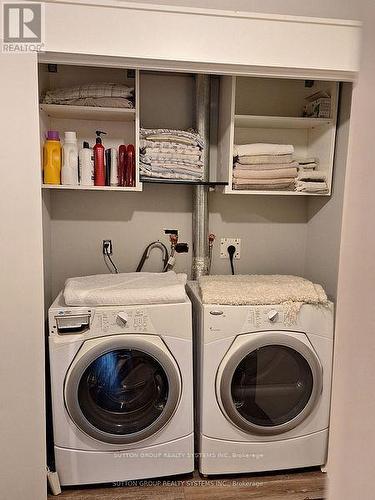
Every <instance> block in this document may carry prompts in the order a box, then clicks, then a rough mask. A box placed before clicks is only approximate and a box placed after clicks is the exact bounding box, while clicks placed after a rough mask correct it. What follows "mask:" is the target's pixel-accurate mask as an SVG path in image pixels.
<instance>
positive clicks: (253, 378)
mask: <svg viewBox="0 0 375 500" xmlns="http://www.w3.org/2000/svg"><path fill="white" fill-rule="evenodd" d="M188 289H189V292H188V293H189V296H190V298H191V300H192V302H193V310H194V341H195V349H196V358H195V364H196V366H195V368H196V376H197V383H196V388H197V389H196V394H195V397H196V431H197V436H196V437H197V448H198V451H199V457H200V458H199V470H200V472H201V473H202V474H205V475H210V474H233V473H244V472H261V471H274V470H281V469H292V468H298V467H311V466H323V465H324V464H325V463H326V457H327V444H328V429H329V413H330V397H331V374H332V354H333V331H334V327H333V304H332V303H329V305H328V306H327V307H326V306H312V305H303V306H302V308H301V310H300V312H299V314H298V319H297V321H296V323H295V324H293V325H291V326H289V325H288V326H286V323H287V324H288V321H287V320H286V317H285V312H286V310H285V308H284V307H283V306H218V305H209V304H202V302H201V300H200V295H199V290H198V286H197V284H196V283H190V284H189V286H188Z"/></svg>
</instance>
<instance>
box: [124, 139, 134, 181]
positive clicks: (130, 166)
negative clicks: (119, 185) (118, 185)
mask: <svg viewBox="0 0 375 500" xmlns="http://www.w3.org/2000/svg"><path fill="white" fill-rule="evenodd" d="M126 152H127V161H126V175H125V186H127V187H134V186H135V148H134V146H133V144H129V145H128V147H127V148H126Z"/></svg>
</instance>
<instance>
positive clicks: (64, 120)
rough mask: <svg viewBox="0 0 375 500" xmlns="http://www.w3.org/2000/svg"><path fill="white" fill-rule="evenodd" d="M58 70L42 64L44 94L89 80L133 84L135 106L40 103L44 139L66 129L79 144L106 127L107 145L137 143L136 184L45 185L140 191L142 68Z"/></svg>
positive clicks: (62, 67) (61, 67)
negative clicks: (120, 185)
mask: <svg viewBox="0 0 375 500" xmlns="http://www.w3.org/2000/svg"><path fill="white" fill-rule="evenodd" d="M55 69H56V72H53V71H52V72H51V71H49V70H48V65H47V64H40V65H39V91H40V96H41V97H42V96H43V94H44V92H45V91H46V90H54V89H58V88H64V87H70V86H76V85H81V84H86V83H97V82H110V83H122V84H126V85H128V86H129V87H134V89H135V90H134V95H135V107H134V108H131V109H130V108H109V107H91V106H75V105H63V104H40V133H41V143H42V144H43V142H44V139H45V133H46V131H47V130H57V131H58V132H59V133H60V137H63V134H64V132H65V131H69V130H70V131H76V132H77V137H78V145H79V147H81V146H82V143H83V141H87V142H89V144H90V145H92V144H94V143H95V131H96V130H103V131H104V132H106V134H107V135H105V136H104V139H103V142H104V144H105V146H106V148H118V146H119V145H120V144H134V147H135V150H136V182H135V186H134V187H117V186H81V185H79V186H64V185H53V184H43V188H44V189H68V190H71V189H78V190H99V191H141V190H142V186H141V184H140V182H139V161H138V155H139V146H138V140H139V71H138V70H127V69H122V68H100V67H91V66H90V67H89V66H73V65H71V66H70V65H57V67H56V68H55Z"/></svg>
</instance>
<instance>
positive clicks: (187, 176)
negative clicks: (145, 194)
mask: <svg viewBox="0 0 375 500" xmlns="http://www.w3.org/2000/svg"><path fill="white" fill-rule="evenodd" d="M141 172H142V179H174V180H185V181H199V180H200V179H201V178H202V176H201V174H196V173H195V172H181V171H179V170H178V171H174V170H165V169H164V170H162V171H157V170H153V169H148V168H146V167H142V166H141Z"/></svg>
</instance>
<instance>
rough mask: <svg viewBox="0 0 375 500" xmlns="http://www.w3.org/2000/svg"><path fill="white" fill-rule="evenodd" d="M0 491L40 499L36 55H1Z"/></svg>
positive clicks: (12, 498)
mask: <svg viewBox="0 0 375 500" xmlns="http://www.w3.org/2000/svg"><path fill="white" fill-rule="evenodd" d="M0 66H1V78H0V109H1V117H2V120H1V121H0V129H1V130H0V137H1V150H0V164H1V172H2V180H1V183H0V186H1V195H0V211H1V223H0V224H1V225H0V233H1V260H0V266H1V270H0V275H1V300H0V304H1V336H0V353H1V362H0V393H1V407H0V498H1V499H4V500H5V499H6V500H8V499H9V500H43V498H46V480H45V416H44V337H43V327H44V324H43V313H42V309H41V302H42V300H43V289H42V274H43V269H42V259H41V255H42V235H41V231H42V228H41V224H40V221H41V196H40V176H39V169H38V165H40V159H39V146H38V141H39V137H38V136H39V134H38V121H37V116H38V115H37V112H38V101H37V81H36V57H35V56H32V55H28V56H24V55H4V54H0Z"/></svg>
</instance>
